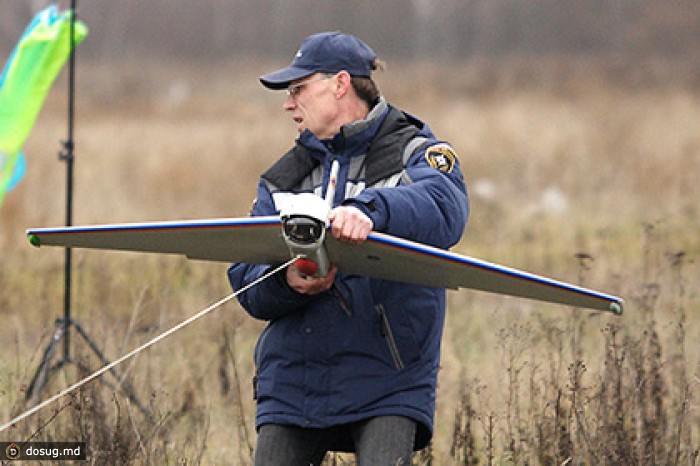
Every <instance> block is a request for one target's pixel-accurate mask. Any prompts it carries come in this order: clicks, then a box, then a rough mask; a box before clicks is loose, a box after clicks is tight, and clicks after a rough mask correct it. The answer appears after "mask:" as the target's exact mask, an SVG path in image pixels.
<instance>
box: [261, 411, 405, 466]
mask: <svg viewBox="0 0 700 466" xmlns="http://www.w3.org/2000/svg"><path fill="white" fill-rule="evenodd" d="M415 434H416V423H415V421H413V420H411V419H408V418H405V417H402V416H380V417H375V418H372V419H368V420H366V421H361V422H357V423H354V424H350V425H347V426H339V427H332V428H328V429H305V428H302V427H296V426H282V425H276V424H266V425H264V426H262V427H261V428H260V431H259V432H258V441H257V445H256V448H255V461H254V465H255V466H309V465H313V466H318V465H320V464H321V462H322V461H323V458H324V457H325V456H326V453H327V452H328V451H329V450H330V449H331V445H333V444H337V443H338V436H339V435H350V436H351V437H352V441H353V442H354V445H355V455H356V458H357V465H358V466H409V465H410V464H411V454H412V453H413V441H414V437H415Z"/></svg>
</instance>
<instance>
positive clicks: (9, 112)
mask: <svg viewBox="0 0 700 466" xmlns="http://www.w3.org/2000/svg"><path fill="white" fill-rule="evenodd" d="M72 14H73V12H72V11H66V12H64V13H61V14H59V12H58V9H57V7H56V6H50V7H48V8H46V9H44V10H42V11H40V12H39V13H38V14H37V15H36V16H35V17H34V19H33V20H32V22H31V23H29V26H28V27H27V29H26V30H25V31H24V33H23V34H22V36H21V37H20V40H19V42H18V43H17V45H16V46H15V49H14V50H13V51H12V54H10V58H9V59H8V61H7V64H6V65H5V68H4V70H3V72H2V75H0V205H2V200H3V197H4V195H5V193H6V192H7V191H8V190H9V189H12V187H14V185H15V184H17V182H18V181H19V179H20V178H21V177H22V174H23V173H24V159H23V155H22V152H21V149H22V145H23V144H24V141H25V140H26V139H27V137H28V136H29V133H30V132H31V129H32V126H34V122H35V121H36V118H37V116H38V115H39V111H40V110H41V107H42V105H43V104H44V100H45V98H46V94H48V92H49V89H50V88H51V84H52V83H53V82H54V80H55V79H56V76H58V73H59V71H60V70H61V68H62V67H63V64H64V63H65V62H66V60H67V59H68V56H69V55H70V48H71V41H70V22H71V17H72ZM86 35H87V27H85V25H84V24H83V23H81V22H79V21H76V22H75V35H74V42H75V44H79V43H80V42H81V41H82V40H83V39H84V38H85V36H86Z"/></svg>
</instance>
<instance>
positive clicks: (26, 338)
mask: <svg viewBox="0 0 700 466" xmlns="http://www.w3.org/2000/svg"><path fill="white" fill-rule="evenodd" d="M277 65H279V64H278V63H276V64H256V63H244V64H237V65H236V66H234V65H218V66H215V67H213V66H204V65H200V66H191V67H186V66H177V65H167V66H166V65H161V66H150V67H149V66H146V65H141V66H136V65H131V66H123V67H119V68H107V67H104V66H98V65H90V64H80V67H79V74H78V100H77V106H76V115H77V119H76V138H75V139H76V172H75V210H74V223H75V224H89V223H116V222H131V221H148V220H174V219H192V218H209V217H228V216H243V215H246V214H247V211H248V209H249V206H250V204H251V202H252V200H253V198H254V193H255V185H256V182H257V177H258V176H259V174H260V173H261V172H262V171H263V170H264V169H265V168H267V167H268V166H269V165H270V164H271V163H272V162H273V161H274V160H275V159H276V158H277V157H278V156H279V155H280V154H281V153H282V152H283V151H284V150H286V148H287V147H288V146H289V145H290V144H291V142H292V140H293V138H294V136H295V134H294V126H293V124H291V122H290V120H289V119H288V117H287V116H286V115H284V112H283V111H282V109H281V105H282V94H277V93H271V92H266V91H265V90H264V89H263V88H262V87H261V86H260V85H259V84H258V83H257V75H259V74H260V73H261V72H264V71H267V70H268V69H272V68H271V67H274V66H277ZM667 65H668V64H658V63H652V62H650V63H639V64H636V65H635V66H629V67H614V66H610V65H609V64H606V63H602V62H599V61H594V60H591V61H576V62H571V61H568V62H561V61H542V62H537V63H528V62H520V61H518V62H508V63H488V62H474V63H468V64H465V65H460V66H457V67H455V66H453V65H448V64H446V63H429V64H427V63H425V64H421V63H411V64H405V65H399V64H390V67H389V69H388V70H387V71H386V72H384V73H382V74H380V75H379V76H378V82H379V85H380V88H381V89H382V90H383V92H384V94H385V95H386V96H387V97H388V99H389V101H391V102H393V103H395V104H397V105H398V106H400V107H402V108H404V109H405V110H407V111H409V112H412V113H414V114H416V115H418V116H420V117H422V118H424V119H425V120H426V121H428V122H429V124H430V126H431V127H432V128H433V130H434V131H435V132H436V133H437V134H438V135H439V136H441V137H442V138H444V139H447V140H449V141H451V142H452V143H453V145H454V146H455V148H456V149H457V152H458V154H459V156H460V161H461V164H462V167H463V170H464V172H465V173H466V176H467V182H468V186H469V191H470V196H471V202H472V215H471V218H470V223H469V226H468V228H467V230H466V232H465V234H464V237H463V239H462V241H461V243H460V244H459V245H458V246H457V247H456V248H455V250H457V251H459V252H461V253H464V254H468V255H471V256H475V257H478V258H482V259H486V260H489V261H493V262H497V263H502V264H506V265H510V266H512V267H516V268H520V269H524V270H528V271H531V272H535V273H538V274H542V275H546V276H551V277H554V278H558V279H562V280H567V281H571V282H574V283H579V284H583V285H584V286H588V287H591V288H594V289H599V290H601V291H605V292H609V293H612V294H617V295H620V296H623V297H624V298H625V300H626V302H627V307H626V311H625V314H624V315H623V316H622V317H615V316H612V315H602V314H597V313H591V312H588V311H584V310H577V309H570V308H567V307H563V306H554V305H545V304H541V303H536V302H531V301H526V300H518V299H510V298H505V297H502V296H496V295H489V294H485V293H477V292H471V291H460V292H451V293H450V301H449V310H448V321H447V326H446V330H445V337H444V340H443V364H442V370H441V375H440V381H439V392H438V410H437V414H436V432H435V436H434V440H433V443H432V445H431V447H430V449H429V450H427V451H424V452H422V453H421V454H417V455H415V459H414V463H415V464H436V465H443V464H444V465H451V464H454V465H466V464H489V465H495V464H540V465H550V464H552V465H554V464H576V465H579V464H586V465H603V464H608V465H618V464H640V465H642V464H644V465H647V464H655V465H666V464H668V465H671V464H684V465H693V464H697V463H698V449H699V448H700V413H699V412H698V409H699V408H700V351H699V348H700V347H699V346H698V345H697V343H693V341H695V342H697V341H698V340H700V324H698V321H699V319H700V296H698V293H699V292H700V285H699V284H700V268H699V266H698V255H699V254H700V235H698V232H699V231H700V202H699V201H700V131H698V129H699V127H698V122H699V121H700V80H699V79H698V77H697V76H694V75H692V73H689V72H688V70H684V69H683V68H682V66H680V67H678V66H676V67H670V68H668V67H667ZM668 66H670V65H668ZM65 84H66V82H65V76H62V77H61V79H59V81H58V82H57V85H56V86H55V87H54V89H53V91H52V93H51V95H50V97H49V100H48V102H47V105H46V107H45V109H44V111H43V113H42V114H41V116H40V118H39V120H38V122H37V125H36V127H35V130H34V132H33V133H32V136H31V137H30V140H29V141H28V143H27V145H26V147H25V152H26V154H27V159H28V164H29V166H28V172H27V175H26V178H25V179H24V180H23V181H22V182H21V183H20V185H19V186H18V187H17V188H16V190H15V191H13V192H12V193H10V194H9V195H8V196H7V198H6V199H5V203H4V205H3V206H2V207H1V208H0V246H2V251H3V253H2V256H0V318H1V319H2V321H3V324H4V325H2V327H0V341H2V348H3V349H2V354H3V357H2V358H0V423H5V422H7V421H8V420H9V419H11V418H12V417H13V416H15V415H17V414H19V413H21V412H22V411H23V410H24V409H26V407H27V406H26V403H25V395H26V392H27V388H28V385H29V383H30V380H31V378H32V376H33V374H34V371H35V370H36V367H37V365H38V363H39V361H40V360H41V358H42V352H43V350H44V348H45V347H46V345H47V344H48V343H49V341H50V338H51V334H52V333H53V329H54V320H55V318H56V317H60V316H61V315H62V313H63V304H62V303H63V257H64V256H63V251H61V250H59V249H50V248H46V249H35V248H32V247H31V246H30V245H29V244H28V242H27V241H26V238H25V236H24V230H25V229H26V228H29V227H38V226H58V225H62V224H63V223H64V221H65V210H64V209H65V194H64V192H65V166H64V163H63V162H61V161H59V159H58V157H57V153H58V151H59V150H60V149H61V144H60V141H61V140H62V139H65V137H66V103H65V100H66V91H65ZM73 262H74V268H73V286H72V289H73V293H72V298H73V299H72V301H73V304H72V312H73V317H74V318H75V319H76V321H78V322H79V323H80V324H81V325H82V327H83V328H85V330H86V332H87V333H88V334H89V336H90V337H91V338H92V339H93V340H94V341H95V342H96V344H97V346H98V347H99V348H100V349H102V350H104V353H105V355H106V356H107V357H108V358H109V359H116V358H117V357H119V356H121V355H122V354H124V353H126V352H127V351H129V350H131V349H133V348H135V347H137V346H138V345H140V344H142V343H144V342H146V341H148V340H149V339H151V338H153V337H155V336H156V335H158V334H159V333H161V332H163V331H165V330H167V329H168V328H170V327H172V326H173V325H175V324H177V323H179V322H180V321H182V320H184V319H185V318H187V317H189V316H190V315H193V314H195V313H196V312H197V311H199V310H201V309H203V308H204V307H206V306H207V305H209V304H211V303H213V302H215V301H217V300H218V299H220V298H221V297H223V296H225V295H227V294H228V293H229V292H230V290H229V288H228V284H227V281H226V278H225V270H226V265H225V264H212V263H202V262H188V261H186V260H185V259H182V258H179V257H166V256H162V257H161V256H153V255H140V254H130V253H109V252H94V251H74V253H73ZM262 325H263V323H261V322H258V321H255V320H253V319H252V318H250V317H248V316H247V314H245V312H244V311H243V310H242V309H241V308H240V306H238V305H237V304H234V303H232V304H227V305H225V306H224V307H222V308H221V309H218V310H216V311H214V312H212V313H211V314H209V315H207V316H206V317H205V318H203V319H201V320H199V321H197V322H196V323H193V324H192V325H189V326H187V327H185V328H184V329H182V330H181V331H179V332H177V333H176V334H174V335H173V336H171V337H169V338H168V339H166V340H164V341H162V342H160V343H158V344H157V345H156V346H154V347H152V348H150V349H148V350H146V351H144V352H142V353H140V354H139V355H138V356H136V357H134V358H133V359H130V360H128V361H127V362H125V363H124V364H122V365H120V366H118V367H117V369H118V370H119V372H121V373H122V374H124V375H125V376H126V380H127V381H128V384H129V385H130V387H132V389H133V393H134V394H135V395H136V397H137V398H138V399H139V400H140V402H141V403H142V404H143V405H145V406H146V407H147V408H148V410H149V411H150V412H151V413H152V419H150V420H148V419H147V418H146V417H144V415H143V414H142V413H141V411H140V410H139V409H138V407H137V406H136V405H135V404H134V403H133V402H132V401H130V400H129V399H128V397H127V396H126V395H125V392H124V390H122V389H119V388H115V385H118V384H115V379H114V378H113V377H112V376H111V375H110V374H106V375H105V376H103V377H102V378H101V379H100V380H98V381H94V382H91V383H90V384H88V385H87V386H86V387H84V388H83V389H81V390H79V391H77V392H75V393H73V394H72V395H70V396H67V397H65V398H63V399H62V400H60V401H58V402H56V403H54V404H53V405H51V406H49V407H47V408H46V409H45V410H42V411H41V412H39V413H38V414H36V415H34V416H32V417H31V418H29V419H27V420H26V421H22V422H20V423H18V424H17V425H16V426H14V427H12V428H10V429H9V430H7V431H5V432H3V433H1V434H0V441H10V440H11V441H25V440H29V439H32V440H54V441H74V440H85V441H87V442H88V446H89V448H90V450H91V456H90V458H91V461H90V464H241V465H246V464H249V462H250V455H251V446H252V445H254V436H255V432H254V426H253V419H254V410H255V406H254V402H253V400H252V393H251V384H250V380H251V374H252V356H251V354H252V348H253V345H254V343H255V340H256V338H257V335H258V333H259V331H260V330H261V329H262ZM71 341H72V347H71V356H72V358H73V361H72V362H76V364H66V365H65V366H64V367H63V368H61V369H60V370H57V371H55V372H53V373H52V376H51V377H50V379H49V383H48V384H47V386H46V388H45V390H44V393H43V395H42V396H43V397H44V398H45V397H48V396H49V395H51V394H53V393H55V392H57V391H58V390H60V389H61V388H63V387H65V386H67V385H69V384H70V383H72V382H74V381H76V380H78V378H79V377H80V376H81V374H83V375H84V372H81V370H82V369H81V367H85V368H91V369H92V370H94V369H97V368H98V367H99V366H100V365H99V361H98V360H97V359H96V358H95V357H94V354H93V352H92V351H91V350H90V348H89V347H88V345H87V344H86V343H85V342H84V341H83V340H82V339H81V338H80V337H79V336H78V334H77V332H75V331H74V330H73V331H72V332H71ZM61 351H62V349H61V350H59V352H58V353H57V355H56V358H55V360H54V361H56V360H59V359H60V358H61ZM103 382H104V383H103ZM328 463H329V464H331V463H333V464H352V463H351V459H350V458H348V457H345V456H341V455H338V456H333V457H331V458H329V459H328Z"/></svg>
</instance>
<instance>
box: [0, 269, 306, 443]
mask: <svg viewBox="0 0 700 466" xmlns="http://www.w3.org/2000/svg"><path fill="white" fill-rule="evenodd" d="M296 260H297V258H296V257H295V258H292V259H290V260H289V261H288V262H286V263H284V264H282V265H280V266H279V267H277V268H276V269H274V270H272V271H270V272H268V273H266V274H265V275H263V276H262V277H260V278H258V279H257V280H254V281H252V282H251V283H249V284H247V285H246V286H244V287H243V288H241V289H240V290H237V291H234V292H233V293H231V294H230V295H228V296H226V297H225V298H223V299H220V300H219V301H217V302H215V303H214V304H212V305H210V306H209V307H207V308H205V309H202V310H201V311H199V312H198V313H196V314H195V315H193V316H192V317H189V318H188V319H185V320H183V321H182V322H180V323H179V324H177V325H175V326H174V327H172V328H170V329H169V330H166V331H165V332H163V333H161V334H160V335H158V336H156V337H155V338H153V339H151V340H149V341H147V342H146V343H144V344H143V345H141V346H139V347H138V348H136V349H135V350H132V351H131V352H129V353H127V354H125V355H124V356H122V357H121V358H119V359H117V360H116V361H113V362H111V363H109V364H107V365H106V366H104V367H103V368H102V369H99V370H97V371H95V372H93V373H92V374H90V375H88V376H87V377H85V378H84V379H82V380H80V381H78V382H76V383H74V384H73V385H71V386H70V387H68V388H66V389H65V390H63V391H61V392H59V393H57V394H55V395H54V396H52V397H51V398H49V399H47V400H45V401H43V402H41V403H40V404H38V405H36V406H34V407H33V408H31V409H29V410H27V411H25V412H24V413H22V414H20V415H19V416H17V417H16V418H14V419H12V420H11V421H9V422H8V423H7V424H3V425H2V426H0V432H2V431H4V430H5V429H7V428H8V427H10V426H12V425H14V424H16V423H17V422H19V421H21V420H22V419H25V418H28V417H29V416H31V415H32V414H34V413H36V412H37V411H39V410H40V409H42V408H44V407H46V406H47V405H49V404H51V403H53V402H54V401H56V400H58V399H59V398H61V397H63V396H65V395H67V394H68V393H70V392H72V391H73V390H75V389H76V388H79V387H82V386H83V385H85V384H86V383H88V382H90V381H91V380H93V379H96V378H97V377H99V376H101V375H102V374H104V373H105V372H107V371H108V370H110V369H112V368H113V367H114V366H116V365H117V364H120V363H122V362H124V361H126V360H127V359H129V358H131V357H132V356H135V355H136V354H138V353H140V352H141V351H143V350H145V349H146V348H149V347H151V346H153V345H155V344H156V343H158V342H159V341H160V340H162V339H164V338H165V337H168V336H170V335H172V334H173V333H175V332H177V331H178V330H180V329H181V328H182V327H184V326H186V325H189V324H191V323H192V322H194V321H195V320H197V319H199V318H200V317H202V316H204V315H205V314H208V313H209V312H211V311H213V310H214V309H216V308H218V307H220V306H222V305H224V304H226V303H227V302H229V301H230V300H232V299H233V298H235V297H236V296H238V295H239V294H241V293H243V292H244V291H247V290H248V289H250V288H252V287H254V286H255V285H257V284H258V283H261V282H263V281H265V280H267V279H268V278H270V277H271V276H272V275H274V274H276V273H277V272H279V271H280V270H282V269H284V268H286V267H287V266H289V265H290V264H292V263H293V262H294V261H296Z"/></svg>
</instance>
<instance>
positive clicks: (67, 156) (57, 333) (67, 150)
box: [26, 0, 151, 419]
mask: <svg viewBox="0 0 700 466" xmlns="http://www.w3.org/2000/svg"><path fill="white" fill-rule="evenodd" d="M76 3H77V0H71V3H70V5H71V6H70V8H71V12H72V15H71V19H70V34H69V40H70V49H69V50H70V56H69V63H68V138H67V139H66V140H65V141H62V146H63V149H62V150H61V152H60V153H59V155H58V158H59V160H61V161H63V162H65V163H66V226H68V227H69V226H72V225H73V164H74V161H75V156H74V153H73V150H74V146H75V144H74V142H73V126H74V125H73V123H74V119H75V22H76V17H77V9H76ZM71 269H72V267H71V249H70V248H66V255H65V268H64V276H65V281H64V288H63V318H58V319H56V322H55V324H54V331H53V335H52V337H51V341H50V342H49V344H48V345H47V346H46V349H45V350H44V354H43V356H42V358H41V362H40V363H39V367H38V368H37V370H36V372H35V373H34V376H33V377H32V381H31V382H30V384H29V387H28V388H27V394H26V400H27V401H28V402H29V403H30V404H31V405H36V404H37V403H38V402H39V401H40V398H41V392H42V391H43V389H44V387H45V386H46V383H47V382H48V380H49V377H50V376H51V374H52V373H53V372H56V371H57V370H59V369H61V368H62V367H63V366H65V365H66V364H70V363H75V364H76V365H77V366H78V368H79V369H80V370H81V371H82V372H91V371H90V370H89V369H88V368H87V367H85V366H84V365H83V364H81V363H80V362H76V361H73V359H72V358H71V355H70V349H71V346H70V329H71V327H74V328H75V329H76V330H77V331H78V334H79V335H80V336H81V337H82V338H83V340H84V341H85V342H86V343H87V344H88V346H89V347H90V349H91V350H92V351H93V352H94V353H95V355H96V356H97V357H98V358H99V360H100V361H101V362H102V364H104V365H107V364H110V361H109V360H108V359H107V358H106V357H105V356H104V354H102V352H101V351H100V350H99V348H98V347H97V345H96V344H95V343H94V342H93V341H92V339H90V337H89V336H88V334H87V333H86V332H85V330H84V329H83V328H82V327H81V326H80V324H79V323H78V322H76V321H75V320H73V319H71V315H70V314H71V312H70V311H71ZM61 340H63V357H62V359H60V360H59V361H58V362H56V364H54V365H53V366H52V365H51V360H52V359H53V358H54V355H55V353H56V349H57V347H58V344H59V342H61ZM110 373H111V374H112V375H113V376H114V377H115V378H116V379H117V382H118V383H119V386H121V388H122V389H123V390H124V392H125V393H126V395H127V397H128V398H129V400H131V402H132V403H134V404H135V405H136V406H137V407H138V408H139V410H140V411H141V412H142V413H143V414H144V415H145V416H146V417H148V418H149V419H150V418H151V413H150V411H149V410H148V409H147V408H146V407H145V406H143V405H142V404H141V402H140V401H139V399H138V398H137V397H136V395H135V392H134V389H133V388H132V387H131V385H130V384H129V383H128V382H127V381H126V380H124V378H123V377H122V376H121V374H119V373H118V372H117V371H116V370H115V369H110Z"/></svg>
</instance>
